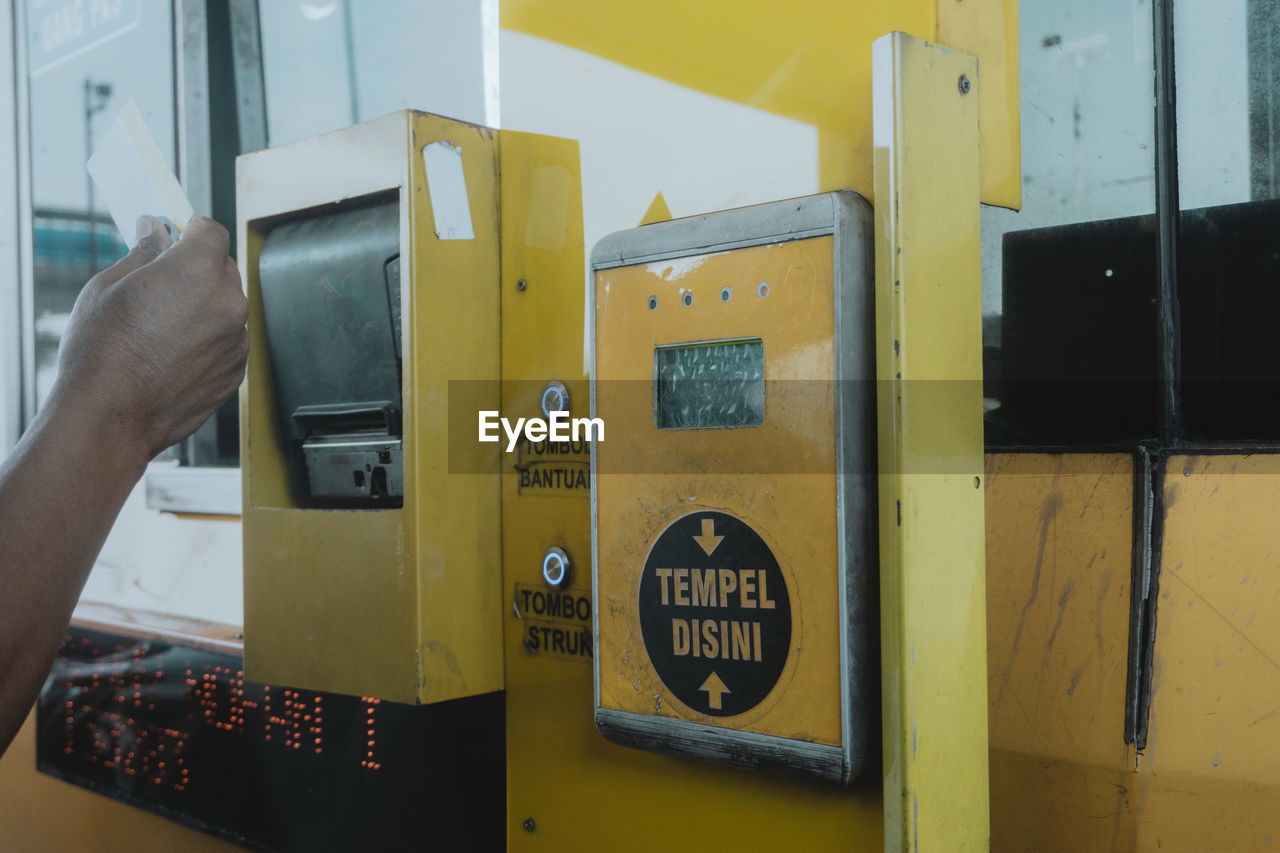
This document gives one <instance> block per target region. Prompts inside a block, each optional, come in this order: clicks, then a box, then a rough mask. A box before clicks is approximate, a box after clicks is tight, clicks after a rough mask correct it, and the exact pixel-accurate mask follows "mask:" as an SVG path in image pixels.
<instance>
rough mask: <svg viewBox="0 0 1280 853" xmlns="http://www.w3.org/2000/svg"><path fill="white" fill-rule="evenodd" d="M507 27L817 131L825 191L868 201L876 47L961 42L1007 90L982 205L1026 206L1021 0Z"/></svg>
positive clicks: (715, 1) (507, 19)
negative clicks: (896, 38) (888, 36)
mask: <svg viewBox="0 0 1280 853" xmlns="http://www.w3.org/2000/svg"><path fill="white" fill-rule="evenodd" d="M961 6H964V7H966V8H963V9H961V8H956V9H954V10H953V9H952V8H951V7H961ZM970 6H972V7H974V8H973V9H969V8H967V7H970ZM944 24H945V26H944ZM502 26H503V27H504V28H507V29H511V30H517V31H519V32H523V33H527V34H529V35H533V36H538V37H540V38H544V39H548V40H550V41H554V42H559V43H561V44H565V45H568V46H570V47H574V48H577V49H579V50H583V51H586V52H588V53H593V54H596V55H597V56H601V57H604V58H605V59H609V60H612V61H614V62H618V63H620V64H622V65H626V66H629V67H631V68H635V69H638V70H640V71H643V72H645V73H647V74H651V75H653V76H654V77H658V78H661V79H663V80H669V81H671V82H674V83H678V84H680V85H682V86H686V87H688V88H690V89H695V90H697V91H701V92H707V93H709V94H712V95H715V96H717V97H720V98H724V99H726V100H729V101H734V102H736V103H740V104H745V105H747V106H750V107H754V108H757V109H761V110H765V111H768V112H772V113H777V114H779V115H783V116H786V117H788V118H792V119H797V120H799V121H803V122H806V123H808V124H811V125H814V126H815V127H816V128H817V129H818V145H819V190H820V191H828V190H839V189H852V190H855V191H857V192H859V193H861V194H862V195H864V196H867V197H868V198H870V197H871V193H872V191H873V189H874V187H873V184H874V181H873V180H872V169H871V124H870V117H871V43H872V42H873V41H874V40H875V39H877V38H879V37H880V36H882V35H884V34H885V33H887V32H890V31H893V30H901V31H904V32H910V33H914V34H916V35H918V36H922V37H925V38H929V39H934V38H943V39H945V38H946V37H947V36H954V37H955V38H956V39H958V40H959V41H958V42H957V44H956V45H954V46H955V47H958V48H960V49H963V50H969V51H975V50H982V51H984V52H983V53H981V54H980V56H981V57H982V61H983V69H984V70H986V69H988V68H990V71H989V74H990V76H992V77H994V76H996V75H1001V76H1002V77H1003V78H1004V79H1003V81H1002V82H1001V83H1000V84H999V93H998V94H993V96H992V98H991V106H990V107H989V110H990V112H988V111H986V110H984V113H983V120H984V121H983V134H984V135H983V139H982V153H983V168H982V173H983V185H982V200H983V201H987V202H989V203H991V204H999V205H1003V206H1011V207H1016V206H1017V205H1018V198H1019V197H1018V195H1017V187H1018V185H1019V184H1020V177H1019V178H1014V177H1013V175H1014V173H1015V172H1016V171H1017V170H1018V169H1020V166H1019V163H1018V149H1019V132H1018V62H1017V51H1016V40H1017V33H1018V29H1017V14H1016V0H969V2H965V3H963V4H961V3H959V2H956V0H898V2H881V3H850V2H845V0H801V2H798V3H790V4H779V3H776V2H772V0H703V1H702V2H699V3H693V4H691V3H688V2H685V0H629V2H613V3H599V2H591V0H504V2H503V4H502ZM944 43H946V42H945V40H944ZM1011 45H1013V46H1014V49H1013V52H1012V53H1006V55H1005V56H1003V57H999V56H996V55H995V53H994V51H1002V50H1003V51H1008V50H1009V49H1010V46H1011ZM988 50H990V51H993V53H992V54H991V55H990V56H989V55H988V54H987V53H986V52H985V51H988ZM994 91H996V90H995V89H993V92H994ZM1002 109H1004V110H1011V112H1008V113H1005V114H1001V110H1002ZM988 128H989V130H988ZM988 134H989V135H988ZM988 175H990V176H991V177H990V179H988V177H987V176H988ZM656 189H658V188H656V187H655V190H656Z"/></svg>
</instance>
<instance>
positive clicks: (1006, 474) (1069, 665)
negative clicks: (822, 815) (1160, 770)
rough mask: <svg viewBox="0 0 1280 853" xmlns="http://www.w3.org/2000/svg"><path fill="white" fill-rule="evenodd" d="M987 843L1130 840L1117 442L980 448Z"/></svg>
mask: <svg viewBox="0 0 1280 853" xmlns="http://www.w3.org/2000/svg"><path fill="white" fill-rule="evenodd" d="M986 470H987V474H986V515H987V543H986V553H987V649H988V672H987V679H988V680H987V695H988V699H989V702H990V705H989V718H990V746H991V846H992V849H994V850H1063V851H1068V850H1071V851H1074V850H1101V849H1113V848H1112V845H1113V843H1114V842H1115V841H1116V840H1117V839H1119V840H1120V842H1121V843H1120V844H1119V845H1118V847H1116V848H1114V849H1124V850H1127V849H1132V847H1133V844H1132V838H1133V835H1132V826H1131V824H1132V821H1131V820H1130V819H1129V818H1128V817H1127V815H1126V812H1125V808H1124V806H1123V803H1124V802H1125V798H1126V796H1127V792H1128V791H1129V789H1130V788H1131V787H1132V785H1133V781H1134V780H1133V773H1132V769H1133V759H1132V750H1131V748H1129V747H1128V746H1126V744H1125V742H1124V736H1123V735H1124V704H1125V686H1126V677H1127V671H1128V670H1127V666H1128V658H1127V655H1128V644H1129V594H1130V586H1131V582H1130V578H1131V572H1130V564H1131V554H1132V544H1133V457H1132V456H1131V455H1130V454H1107V455H1103V454H1092V453H1081V454H1067V455H1048V454H1008V455H993V456H988V457H987V464H986Z"/></svg>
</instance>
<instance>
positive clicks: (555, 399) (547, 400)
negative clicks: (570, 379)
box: [542, 382, 569, 417]
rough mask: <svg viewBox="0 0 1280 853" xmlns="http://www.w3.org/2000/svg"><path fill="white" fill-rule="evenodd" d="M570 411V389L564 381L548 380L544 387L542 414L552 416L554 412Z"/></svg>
mask: <svg viewBox="0 0 1280 853" xmlns="http://www.w3.org/2000/svg"><path fill="white" fill-rule="evenodd" d="M567 411H569V389H568V388H566V387H564V383H563V382H548V383H547V387H546V388H544V389H542V414H544V415H546V416H547V417H551V413H552V412H567Z"/></svg>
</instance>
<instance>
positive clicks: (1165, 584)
mask: <svg viewBox="0 0 1280 853" xmlns="http://www.w3.org/2000/svg"><path fill="white" fill-rule="evenodd" d="M1164 497H1165V528H1164V549H1163V556H1162V560H1161V567H1160V577H1159V606H1158V611H1157V616H1156V640H1155V652H1154V664H1153V666H1154V670H1153V673H1154V674H1153V677H1152V690H1153V696H1152V703H1151V721H1150V733H1149V737H1148V740H1147V748H1146V750H1145V751H1144V753H1143V754H1142V756H1141V758H1140V760H1139V764H1138V767H1139V774H1140V777H1139V780H1138V782H1137V784H1136V785H1135V786H1133V787H1135V788H1136V791H1135V795H1134V798H1133V799H1134V803H1133V806H1132V808H1133V809H1134V811H1136V812H1137V815H1136V818H1135V820H1136V838H1137V844H1136V846H1137V847H1139V848H1143V849H1153V848H1155V847H1157V846H1159V847H1161V848H1162V849H1164V850H1171V849H1172V850H1210V849H1213V850H1260V849H1264V848H1265V847H1266V846H1267V845H1270V844H1276V843H1280V815H1278V814H1277V812H1276V809H1275V803H1276V799H1277V797H1278V796H1280V747H1277V744H1278V743H1280V713H1278V712H1277V708H1278V706H1280V619H1277V614H1280V525H1277V524H1276V508H1277V507H1280V455H1276V454H1257V455H1251V456H1181V457H1180V456H1174V457H1171V458H1170V459H1169V461H1168V464H1167V467H1166V472H1165V483H1164Z"/></svg>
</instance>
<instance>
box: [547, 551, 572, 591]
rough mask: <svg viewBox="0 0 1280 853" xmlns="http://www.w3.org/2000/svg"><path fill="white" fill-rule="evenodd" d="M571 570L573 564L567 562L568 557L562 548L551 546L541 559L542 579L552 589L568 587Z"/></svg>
mask: <svg viewBox="0 0 1280 853" xmlns="http://www.w3.org/2000/svg"><path fill="white" fill-rule="evenodd" d="M572 569H573V564H572V563H570V562H569V555H568V554H566V553H565V552H564V549H563V548H557V547H555V546H554V545H553V546H552V547H550V548H548V549H547V553H546V554H545V555H543V557H542V579H543V580H544V581H546V582H547V586H549V587H551V588H552V589H560V588H561V587H563V586H566V585H568V583H569V576H570V574H571V572H572Z"/></svg>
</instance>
